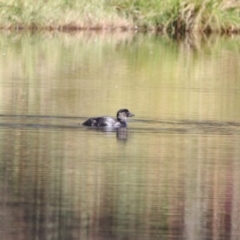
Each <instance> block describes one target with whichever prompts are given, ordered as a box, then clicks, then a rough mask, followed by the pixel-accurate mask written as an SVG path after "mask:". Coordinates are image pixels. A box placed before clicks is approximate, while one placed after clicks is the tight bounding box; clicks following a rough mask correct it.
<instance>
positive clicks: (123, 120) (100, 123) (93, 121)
mask: <svg viewBox="0 0 240 240" xmlns="http://www.w3.org/2000/svg"><path fill="white" fill-rule="evenodd" d="M133 116H134V114H133V113H131V112H130V111H129V110H128V109H126V108H124V109H120V110H118V112H117V119H114V118H112V117H105V116H103V117H94V118H89V119H88V120H86V121H85V122H84V123H82V125H83V126H88V127H114V128H118V127H127V118H128V117H133Z"/></svg>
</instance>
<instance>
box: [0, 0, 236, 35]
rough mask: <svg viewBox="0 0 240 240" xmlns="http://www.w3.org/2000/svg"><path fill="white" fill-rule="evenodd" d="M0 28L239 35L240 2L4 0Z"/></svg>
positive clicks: (206, 0) (213, 0)
mask: <svg viewBox="0 0 240 240" xmlns="http://www.w3.org/2000/svg"><path fill="white" fill-rule="evenodd" d="M0 27H1V28H15V29H19V28H27V29H60V30H64V29H65V30H70V29H72V30H75V29H76V30H77V29H110V30H113V29H125V30H127V29H134V30H135V29H138V30H139V29H140V30H146V31H148V30H155V31H164V32H169V33H172V34H174V33H185V32H195V31H198V32H221V33H222V32H239V30H240V3H239V1H236V0H203V1H201V0H183V1H181V0H165V1H159V0H81V1H78V0H51V1H50V0H35V1H33V0H2V1H1V2H0Z"/></svg>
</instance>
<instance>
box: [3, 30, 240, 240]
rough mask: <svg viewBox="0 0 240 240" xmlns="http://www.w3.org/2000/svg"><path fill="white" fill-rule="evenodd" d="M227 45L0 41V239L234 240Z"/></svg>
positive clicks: (15, 37)
mask: <svg viewBox="0 0 240 240" xmlns="http://www.w3.org/2000/svg"><path fill="white" fill-rule="evenodd" d="M239 38H240V37H239V36H235V37H216V36H210V37H208V38H204V37H196V36H189V37H187V38H186V39H182V40H173V39H170V38H169V37H167V36H156V35H152V34H147V35H143V34H135V35H133V34H128V33H93V32H82V33H72V34H71V33H54V32H53V33H29V32H28V33H13V32H12V33H9V32H2V33H1V34H0V49H1V51H0V66H1V68H0V74H1V78H0V92H1V94H0V191H1V195H0V219H1V220H0V221H1V224H0V236H1V239H4V240H10V239H14V240H16V239H17V240H20V239H23V240H32V239H43V240H46V239H51V240H52V239H56V240H66V239H67V240H77V239H81V240H82V239H91V240H100V239H102V240H105V239H106V240H108V239H109V240H110V239H112V240H113V239H124V240H126V239H129V240H130V239H134V240H135V239H172V240H173V239H174V240H175V239H189V240H193V239H199V240H200V239H224V240H225V239H231V240H235V239H239V236H240V185H239V184H240V41H239V40H240V39H239ZM120 108H128V109H129V110H130V111H131V112H133V113H134V114H135V117H133V118H131V119H129V122H128V128H127V129H126V128H122V129H104V128H100V129H94V128H87V127H83V126H81V123H82V122H83V121H85V120H86V119H87V118H88V117H93V116H102V115H110V116H115V115H116V112H117V110H119V109H120Z"/></svg>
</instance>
